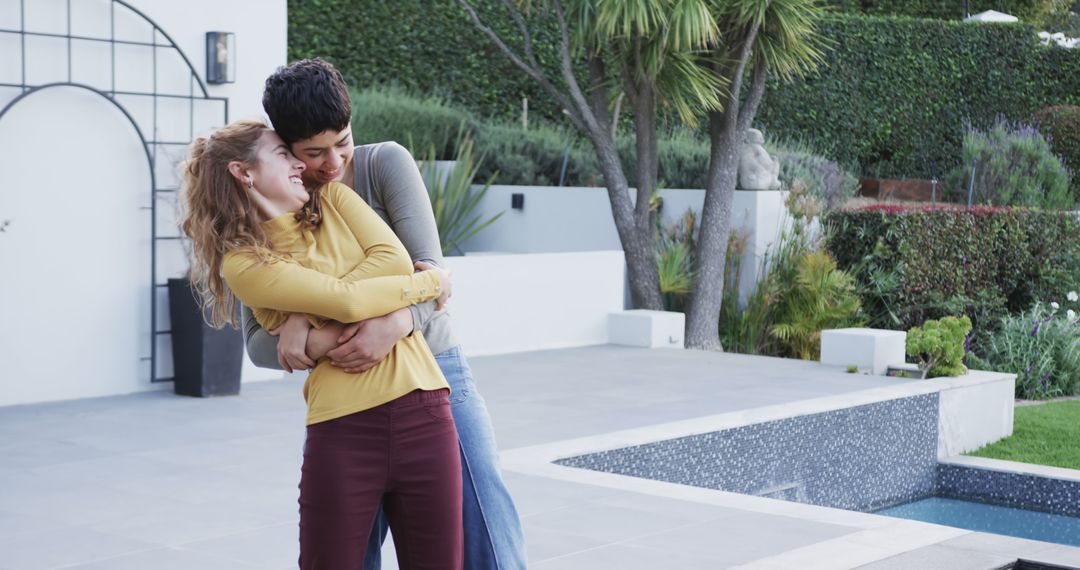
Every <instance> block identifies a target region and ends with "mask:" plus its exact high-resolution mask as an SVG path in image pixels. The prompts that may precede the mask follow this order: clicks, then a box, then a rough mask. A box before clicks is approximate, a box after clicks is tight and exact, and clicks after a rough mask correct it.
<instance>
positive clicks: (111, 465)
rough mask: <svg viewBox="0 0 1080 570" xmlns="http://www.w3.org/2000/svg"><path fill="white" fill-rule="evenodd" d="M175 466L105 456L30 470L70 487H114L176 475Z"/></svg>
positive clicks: (149, 460)
mask: <svg viewBox="0 0 1080 570" xmlns="http://www.w3.org/2000/svg"><path fill="white" fill-rule="evenodd" d="M180 469H181V468H179V467H177V466H176V465H172V464H169V463H165V462H162V461H155V460H152V459H146V458H142V457H135V456H132V455H106V456H104V457H95V458H93V459H84V460H80V461H72V462H67V463H61V464H56V465H48V466H45V467H37V468H34V469H30V470H29V472H30V474H31V476H33V477H35V478H40V479H41V480H42V481H43V482H52V483H55V484H57V485H61V486H65V487H71V486H82V487H85V486H95V485H96V486H106V485H107V486H114V487H115V486H118V485H123V484H125V483H128V482H131V481H138V480H154V479H156V478H159V477H163V476H166V475H171V474H174V473H176V472H177V471H178V470H180Z"/></svg>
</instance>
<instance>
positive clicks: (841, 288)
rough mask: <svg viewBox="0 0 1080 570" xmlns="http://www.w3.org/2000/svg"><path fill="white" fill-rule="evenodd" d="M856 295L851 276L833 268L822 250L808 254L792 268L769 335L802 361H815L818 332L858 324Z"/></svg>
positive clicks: (833, 264) (817, 347)
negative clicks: (790, 278)
mask: <svg viewBox="0 0 1080 570" xmlns="http://www.w3.org/2000/svg"><path fill="white" fill-rule="evenodd" d="M858 314H859V297H858V296H857V295H856V294H855V285H854V281H853V280H852V278H851V276H850V275H848V274H847V273H844V272H843V271H840V270H838V269H837V268H836V262H835V261H833V259H832V258H831V257H829V254H828V253H826V252H824V251H815V252H813V253H807V254H805V255H803V256H802V257H801V258H799V261H798V263H797V264H796V267H795V279H794V280H793V283H792V287H791V288H790V289H789V290H788V291H787V292H786V294H785V295H784V296H783V299H782V300H781V302H780V303H779V306H778V308H777V316H776V324H774V325H773V326H772V327H771V328H770V329H769V334H771V335H772V336H773V337H774V338H776V339H777V340H778V341H779V342H780V345H781V346H782V347H783V348H784V351H785V352H786V353H787V354H789V355H792V356H795V357H797V358H801V359H803V360H818V359H819V358H820V355H821V331H822V330H823V329H833V328H843V327H847V326H853V325H856V324H858V321H859V319H858Z"/></svg>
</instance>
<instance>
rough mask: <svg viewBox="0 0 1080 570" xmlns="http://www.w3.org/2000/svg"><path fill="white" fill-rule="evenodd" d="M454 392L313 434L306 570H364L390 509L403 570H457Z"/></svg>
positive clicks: (304, 494) (395, 405) (303, 548)
mask: <svg viewBox="0 0 1080 570" xmlns="http://www.w3.org/2000/svg"><path fill="white" fill-rule="evenodd" d="M448 393H449V391H448V390H437V391H431V392H425V391H420V390H417V391H414V392H411V393H409V394H406V395H404V396H402V397H400V398H398V399H396V400H393V401H391V402H388V403H386V404H383V405H381V406H378V407H375V408H372V409H370V410H364V411H362V412H357V413H355V414H350V415H348V416H345V417H341V418H337V419H333V420H330V421H326V422H320V423H317V424H312V425H310V426H308V428H307V443H305V445H304V465H303V468H302V469H301V476H300V568H301V569H303V570H361V569H362V568H363V560H364V551H365V548H366V547H367V544H368V537H369V535H370V534H371V526H372V523H373V521H374V519H375V513H376V511H377V510H378V508H379V503H380V501H382V502H383V505H384V508H385V511H386V516H387V518H388V519H389V521H390V530H391V532H392V533H393V535H394V546H395V547H396V548H397V557H398V564H399V565H400V566H401V568H402V570H413V569H428V568H431V569H438V570H448V569H451V570H452V569H460V568H461V565H462V558H463V546H462V528H461V458H460V456H459V452H458V441H457V431H456V430H455V429H454V418H453V416H451V415H450V401H449V399H448V397H447V396H448Z"/></svg>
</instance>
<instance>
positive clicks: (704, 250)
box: [686, 0, 825, 350]
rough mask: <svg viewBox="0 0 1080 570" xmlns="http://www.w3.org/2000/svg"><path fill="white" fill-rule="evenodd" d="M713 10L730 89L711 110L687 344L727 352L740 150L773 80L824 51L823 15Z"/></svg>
mask: <svg viewBox="0 0 1080 570" xmlns="http://www.w3.org/2000/svg"><path fill="white" fill-rule="evenodd" d="M710 8H711V14H712V16H713V19H714V21H715V22H716V25H717V29H719V30H720V41H719V42H715V43H713V44H712V46H711V50H710V59H711V61H710V69H711V71H712V72H713V73H714V74H715V75H716V77H718V78H724V79H726V80H728V81H729V82H730V86H729V88H728V89H726V90H723V91H721V92H719V93H718V97H719V99H720V105H721V109H719V110H711V111H709V141H710V145H711V153H710V157H709V170H708V174H707V176H706V182H705V205H704V207H703V208H702V212H701V234H700V235H699V237H698V244H697V252H696V253H697V255H696V259H697V260H698V280H697V283H696V284H695V287H694V295H693V297H692V298H691V301H690V307H689V311H688V312H687V316H686V345H687V346H688V347H693V348H701V349H716V350H722V348H723V347H722V346H721V345H720V337H719V331H718V329H717V322H718V321H719V318H720V303H721V300H722V294H723V292H722V287H721V284H722V283H723V278H724V265H725V259H724V257H725V252H726V251H727V241H728V237H729V235H730V232H731V230H730V222H731V207H732V202H733V201H734V196H735V184H736V182H737V180H736V172H737V170H738V165H739V148H740V146H741V144H742V140H743V137H744V136H745V134H746V129H748V128H749V127H750V125H751V124H752V122H753V120H754V116H755V115H756V114H757V109H758V105H760V104H761V98H762V96H763V95H764V93H765V81H766V80H767V79H768V78H769V77H770V76H775V77H777V78H779V79H781V80H790V79H792V78H793V77H796V76H799V75H801V74H803V73H804V72H806V71H809V70H811V69H813V68H814V67H816V65H817V63H818V62H819V61H821V60H822V59H823V57H824V56H823V49H824V47H825V46H824V40H823V39H822V37H821V36H820V35H819V34H818V33H817V31H816V25H817V21H818V20H819V18H820V17H821V16H822V14H823V12H822V9H821V8H820V7H819V6H818V5H817V0H713V1H712V2H710ZM745 79H749V81H750V83H749V84H748V85H747V84H745V83H744V80H745Z"/></svg>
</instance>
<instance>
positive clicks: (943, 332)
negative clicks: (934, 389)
mask: <svg viewBox="0 0 1080 570" xmlns="http://www.w3.org/2000/svg"><path fill="white" fill-rule="evenodd" d="M970 332H971V319H969V318H967V317H966V316H964V317H960V318H956V317H945V318H943V319H941V320H938V321H935V320H930V321H926V322H925V323H923V325H922V326H921V327H914V328H912V329H911V330H909V331H908V333H907V354H908V356H914V357H916V358H918V359H919V368H921V369H922V371H923V378H936V377H938V376H960V375H962V374H966V373H967V367H966V366H964V352H965V348H966V344H967V343H966V340H967V335H968V333H970Z"/></svg>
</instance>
